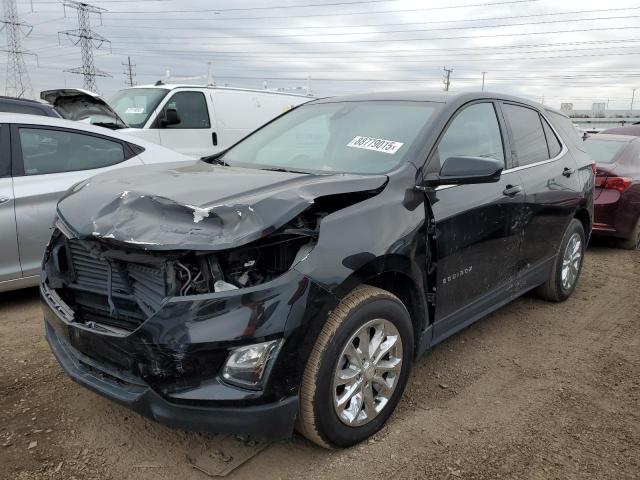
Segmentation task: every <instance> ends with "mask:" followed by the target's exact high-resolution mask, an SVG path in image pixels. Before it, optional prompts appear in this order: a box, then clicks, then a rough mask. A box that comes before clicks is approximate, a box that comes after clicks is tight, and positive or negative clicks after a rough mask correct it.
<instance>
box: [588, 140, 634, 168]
mask: <svg viewBox="0 0 640 480" xmlns="http://www.w3.org/2000/svg"><path fill="white" fill-rule="evenodd" d="M628 143H629V142H625V141H620V140H597V139H591V138H589V139H588V140H587V141H586V142H584V149H585V150H586V151H587V153H588V154H589V155H591V158H593V159H594V160H595V161H596V163H613V161H614V160H615V158H616V157H617V156H618V153H619V152H620V151H621V150H622V149H623V148H624V147H625V145H627V144H628Z"/></svg>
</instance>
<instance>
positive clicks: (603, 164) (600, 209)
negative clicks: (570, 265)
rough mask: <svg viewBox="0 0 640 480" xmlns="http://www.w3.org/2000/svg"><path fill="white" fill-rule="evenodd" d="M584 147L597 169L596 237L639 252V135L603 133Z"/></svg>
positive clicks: (589, 139)
mask: <svg viewBox="0 0 640 480" xmlns="http://www.w3.org/2000/svg"><path fill="white" fill-rule="evenodd" d="M625 133H626V132H625ZM584 146H585V149H586V150H587V152H588V153H589V154H590V155H591V157H593V159H594V160H595V161H596V166H597V169H596V189H595V194H594V195H595V196H594V199H595V211H594V216H595V219H594V225H593V234H594V235H602V236H609V237H615V238H618V239H620V245H621V246H622V247H623V248H628V249H639V248H640V135H638V136H635V135H629V134H626V135H616V134H609V133H600V134H598V135H593V136H592V137H589V138H588V139H587V140H586V141H585V142H584Z"/></svg>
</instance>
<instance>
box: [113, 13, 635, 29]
mask: <svg viewBox="0 0 640 480" xmlns="http://www.w3.org/2000/svg"><path fill="white" fill-rule="evenodd" d="M638 8H640V7H623V8H607V9H597V10H573V11H569V12H554V13H534V14H527V15H510V16H506V17H504V16H503V17H488V18H475V19H471V20H469V19H461V20H430V21H422V22H396V23H363V24H357V25H330V26H328V25H295V27H291V25H288V26H286V27H272V26H268V27H267V26H260V27H247V26H246V25H242V27H238V26H235V27H224V26H219V27H216V30H234V31H237V30H239V29H242V31H243V32H244V31H247V30H260V31H263V30H267V31H269V30H291V29H292V28H295V29H296V30H299V29H304V30H307V29H313V30H316V29H322V30H327V29H335V28H349V29H353V28H365V27H396V26H401V25H433V24H443V23H469V22H488V21H495V20H514V19H522V18H537V17H550V16H553V17H557V16H558V15H578V14H585V13H601V12H607V13H609V12H618V11H626V10H637V9H638ZM122 20H125V21H126V20H127V19H124V18H121V19H118V21H122ZM104 26H105V28H126V29H131V26H130V25H110V24H106V25H104ZM141 28H142V29H150V30H162V31H166V30H184V27H175V26H173V27H172V26H170V25H163V26H150V25H136V29H141ZM189 30H206V31H209V30H210V27H194V26H189Z"/></svg>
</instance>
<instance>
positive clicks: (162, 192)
mask: <svg viewBox="0 0 640 480" xmlns="http://www.w3.org/2000/svg"><path fill="white" fill-rule="evenodd" d="M592 163H593V162H592V161H591V159H590V158H589V157H588V156H587V155H586V154H585V153H584V151H583V150H582V149H581V146H580V140H579V138H578V137H577V134H576V132H575V131H574V130H573V127H572V125H571V122H570V121H569V119H568V118H567V117H565V116H564V115H562V114H561V113H559V112H556V111H553V110H550V109H547V108H545V107H543V106H541V105H538V104H535V103H531V102H529V101H525V100H522V99H517V98H513V97H508V96H502V95H493V94H486V93H482V94H464V95H459V96H452V97H448V96H432V95H426V94H423V93H412V92H409V93H393V94H379V95H360V96H353V97H346V98H338V99H324V100H316V101H312V102H310V103H308V104H306V105H304V106H301V107H298V108H296V109H294V110H292V111H290V112H288V113H286V114H284V115H282V116H281V117H279V118H277V119H276V120H274V121H272V122H270V123H269V124H267V125H266V126H264V127H262V128H261V129H259V130H257V131H256V132H254V133H253V134H251V135H250V136H248V137H247V138H246V139H244V140H242V141H241V142H239V143H238V144H236V145H235V146H233V147H231V148H230V149H228V150H227V151H226V152H223V153H222V154H219V155H217V156H214V157H209V158H206V159H203V161H199V162H196V163H194V164H188V165H185V164H170V165H157V166H145V167H140V168H132V169H127V170H120V171H114V172H110V173H106V174H103V175H100V176H97V177H94V178H92V179H89V180H87V181H84V182H82V183H80V184H78V185H76V186H74V187H73V188H72V189H70V191H69V192H68V193H67V194H66V195H65V197H64V198H62V199H61V200H60V202H59V204H58V209H57V214H58V218H57V220H56V223H55V229H54V232H53V236H52V238H51V241H50V243H49V245H48V247H47V250H46V253H45V258H44V263H43V271H42V280H41V293H42V300H43V306H44V316H45V326H46V337H47V340H48V341H49V344H50V346H51V349H52V351H53V353H54V354H55V356H56V358H57V359H58V361H59V362H60V364H61V365H62V367H63V368H64V369H65V370H66V372H67V373H68V374H69V375H70V376H71V377H72V378H73V379H74V380H76V381H77V382H78V383H80V384H82V385H84V386H86V387H88V388H90V389H92V390H94V391H96V392H98V393H100V394H102V395H104V396H106V397H108V398H110V399H112V400H114V401H117V402H119V403H122V404H124V405H126V406H128V407H130V408H132V409H134V410H135V411H137V412H139V413H141V414H142V415H146V416H148V417H150V418H154V419H156V420H158V421H160V422H163V423H166V424H169V425H172V426H175V427H180V428H189V429H196V430H201V431H211V432H242V433H247V434H254V435H262V436H269V437H284V436H288V435H290V434H291V433H292V431H293V429H294V427H295V428H297V429H298V431H300V432H301V433H303V434H304V435H305V436H307V437H308V438H310V439H311V440H312V441H314V442H316V443H318V444H320V445H323V446H326V447H343V446H348V445H352V444H354V443H356V442H359V441H361V440H363V439H364V438H366V437H368V436H370V435H372V434H373V433H374V432H376V431H377V430H378V429H380V428H381V426H382V425H383V424H384V422H385V421H386V420H387V419H388V418H389V416H390V415H391V413H392V412H393V410H394V408H395V406H396V404H397V403H398V400H399V398H400V397H401V395H402V392H403V390H404V387H405V384H406V382H407V377H408V374H409V370H410V367H411V364H412V362H414V361H415V359H416V358H417V357H418V356H419V355H421V354H422V353H424V352H425V351H426V350H427V349H429V348H430V347H432V346H434V345H435V344H437V343H439V342H441V341H442V340H444V339H445V338H447V337H448V336H450V335H452V334H453V333H455V332H457V331H459V330H460V329H462V328H464V327H465V326H467V325H469V324H471V323H472V322H474V321H476V320H478V319H479V318H481V317H483V316H485V315H487V314H488V313H489V312H491V311H493V310H495V309H497V308H499V307H500V306H502V305H504V304H505V303H507V302H509V301H511V300H513V299H515V298H517V297H518V296H520V295H522V294H524V293H525V292H527V291H530V290H534V289H536V291H537V292H538V294H539V295H541V296H542V297H544V298H546V299H549V300H552V301H561V300H564V299H566V298H567V297H568V296H569V295H571V293H572V292H573V290H574V288H575V286H576V282H577V280H578V276H579V274H580V270H581V266H582V259H583V254H584V249H585V244H586V242H587V240H588V237H589V235H590V231H591V225H592V218H593V215H592V212H593V186H594V171H593V167H592Z"/></svg>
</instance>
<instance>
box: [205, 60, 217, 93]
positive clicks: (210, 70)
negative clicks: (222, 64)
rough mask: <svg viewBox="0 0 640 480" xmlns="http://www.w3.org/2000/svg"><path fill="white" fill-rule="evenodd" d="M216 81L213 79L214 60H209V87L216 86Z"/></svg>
mask: <svg viewBox="0 0 640 480" xmlns="http://www.w3.org/2000/svg"><path fill="white" fill-rule="evenodd" d="M215 86H216V82H214V80H213V62H210V61H209V62H207V87H215Z"/></svg>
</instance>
